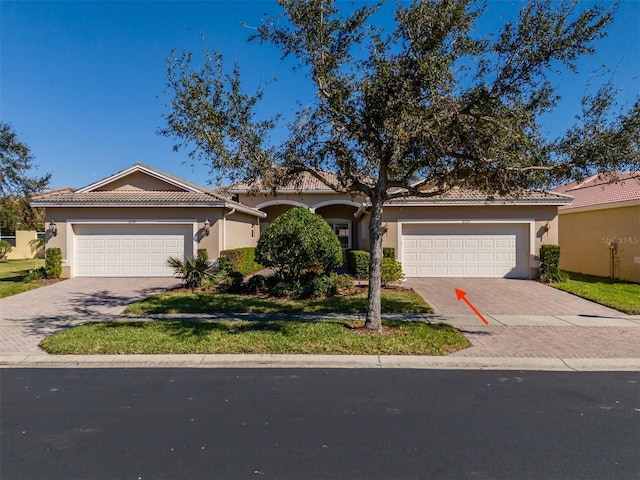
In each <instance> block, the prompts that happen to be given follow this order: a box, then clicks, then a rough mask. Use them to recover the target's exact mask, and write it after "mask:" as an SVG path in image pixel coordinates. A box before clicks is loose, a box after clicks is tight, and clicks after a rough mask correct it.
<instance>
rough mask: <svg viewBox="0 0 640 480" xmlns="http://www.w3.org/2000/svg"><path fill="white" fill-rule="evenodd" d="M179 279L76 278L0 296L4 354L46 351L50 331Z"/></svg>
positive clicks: (114, 310) (99, 316) (109, 312)
mask: <svg viewBox="0 0 640 480" xmlns="http://www.w3.org/2000/svg"><path fill="white" fill-rule="evenodd" d="M179 285H180V282H179V281H178V280H176V279H173V278H72V279H69V280H64V281H62V282H58V283H55V284H53V285H49V286H47V287H42V288H38V289H35V290H30V291H28V292H24V293H21V294H18V295H14V296H12V297H7V298H3V299H0V354H43V353H44V352H43V351H42V350H40V349H39V348H38V343H39V342H40V340H41V339H42V338H44V337H45V336H47V335H50V334H51V333H53V332H56V331H58V330H60V329H61V328H65V327H68V326H71V325H77V324H78V323H84V322H87V321H91V320H104V319H106V318H108V317H111V316H113V315H117V314H119V313H121V312H122V310H124V308H125V307H126V306H127V305H129V304H131V303H134V302H136V301H137V300H139V299H142V298H144V297H147V296H149V295H153V294H155V293H159V292H162V291H164V290H167V289H171V288H173V287H177V286H179Z"/></svg>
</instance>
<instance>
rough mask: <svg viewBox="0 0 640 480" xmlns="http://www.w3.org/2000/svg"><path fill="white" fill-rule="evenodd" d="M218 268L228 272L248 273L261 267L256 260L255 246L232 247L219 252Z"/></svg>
mask: <svg viewBox="0 0 640 480" xmlns="http://www.w3.org/2000/svg"><path fill="white" fill-rule="evenodd" d="M219 265H220V269H221V270H224V271H226V272H228V273H231V272H240V273H241V274H243V275H248V274H250V273H253V272H257V271H258V270H261V269H262V268H263V267H262V265H260V264H259V263H257V262H256V249H255V247H243V248H234V249H232V250H223V251H222V252H220V264H219Z"/></svg>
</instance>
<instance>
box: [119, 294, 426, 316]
mask: <svg viewBox="0 0 640 480" xmlns="http://www.w3.org/2000/svg"><path fill="white" fill-rule="evenodd" d="M366 310H367V293H366V291H365V292H360V293H355V294H352V295H345V296H341V297H330V298H320V299H307V300H286V299H277V298H259V297H255V296H251V295H235V294H229V293H211V292H187V291H178V292H166V293H161V294H158V295H154V296H152V297H149V298H147V299H145V300H142V301H141V302H138V303H134V304H133V305H131V306H129V307H127V309H126V310H125V313H129V314H135V315H142V314H153V313H159V314H161V313H279V312H282V313H330V312H337V313H357V312H366ZM382 313H433V309H432V308H431V307H430V306H429V305H427V303H426V302H425V301H424V300H423V299H422V297H421V296H420V295H418V294H417V293H415V292H414V291H413V290H389V291H383V292H382Z"/></svg>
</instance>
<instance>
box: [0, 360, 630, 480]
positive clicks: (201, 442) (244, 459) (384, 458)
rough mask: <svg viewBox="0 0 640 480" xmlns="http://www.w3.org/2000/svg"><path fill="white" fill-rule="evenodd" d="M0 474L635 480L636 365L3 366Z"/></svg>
mask: <svg viewBox="0 0 640 480" xmlns="http://www.w3.org/2000/svg"><path fill="white" fill-rule="evenodd" d="M0 381H1V383H0V387H1V410H0V414H1V435H2V437H1V442H0V445H1V452H0V461H1V463H0V478H2V479H3V480H10V479H36V478H37V479H44V478H46V479H87V480H89V479H110V480H114V479H133V480H137V479H225V480H226V479H404V478H409V479H424V478H430V479H431V478H434V479H536V480H540V479H604V478H615V479H638V478H640V373H638V372H615V373H614V372H611V373H568V372H514V371H509V372H500V371H450V370H374V369H371V370H368V369H359V370H346V369H344V370H320V369H304V370H302V369H295V370H294V369H282V370H273V369H264V370H261V369H243V370H235V369H233V370H232V369H226V370H225V369H129V370H127V369H34V370H29V369H5V370H2V371H1V377H0Z"/></svg>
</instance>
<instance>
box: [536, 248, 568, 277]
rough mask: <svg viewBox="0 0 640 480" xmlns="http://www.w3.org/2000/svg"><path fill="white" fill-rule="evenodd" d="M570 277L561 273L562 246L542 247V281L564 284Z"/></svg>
mask: <svg viewBox="0 0 640 480" xmlns="http://www.w3.org/2000/svg"><path fill="white" fill-rule="evenodd" d="M567 278H568V276H567V275H566V274H565V273H563V272H561V271H560V246H558V245H542V246H541V247H540V281H542V282H544V283H553V282H564V281H566V280H567Z"/></svg>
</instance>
